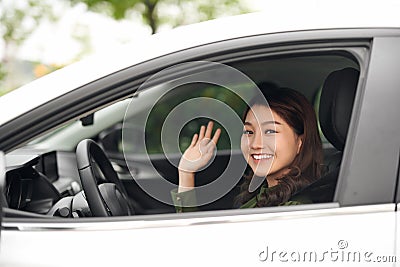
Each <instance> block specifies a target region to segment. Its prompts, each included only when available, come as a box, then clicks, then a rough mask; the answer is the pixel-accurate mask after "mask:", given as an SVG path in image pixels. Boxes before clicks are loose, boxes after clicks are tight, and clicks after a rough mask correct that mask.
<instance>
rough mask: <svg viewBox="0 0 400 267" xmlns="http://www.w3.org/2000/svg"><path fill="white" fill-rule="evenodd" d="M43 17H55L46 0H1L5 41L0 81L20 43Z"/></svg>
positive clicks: (0, 17) (0, 26)
mask: <svg viewBox="0 0 400 267" xmlns="http://www.w3.org/2000/svg"><path fill="white" fill-rule="evenodd" d="M43 19H51V20H54V19H55V18H54V16H53V14H52V9H51V7H50V5H49V4H48V3H47V2H46V1H43V0H24V1H21V0H2V1H0V37H1V39H2V41H3V49H2V50H3V55H2V57H1V58H0V82H1V81H2V80H4V79H5V78H6V76H7V74H8V73H7V72H8V71H7V64H8V63H10V61H12V60H14V59H13V57H14V56H15V52H16V50H17V48H18V47H19V45H21V43H22V42H24V41H25V40H26V39H27V38H28V37H29V36H30V35H31V34H32V32H33V31H34V30H35V29H36V27H37V26H38V25H39V23H40V22H41V21H42V20H43ZM1 93H2V92H1V90H0V94H1Z"/></svg>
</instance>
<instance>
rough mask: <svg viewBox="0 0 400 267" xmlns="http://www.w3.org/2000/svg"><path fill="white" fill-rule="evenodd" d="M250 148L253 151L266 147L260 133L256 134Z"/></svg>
mask: <svg viewBox="0 0 400 267" xmlns="http://www.w3.org/2000/svg"><path fill="white" fill-rule="evenodd" d="M250 146H251V148H252V149H261V148H264V147H265V144H264V140H263V138H262V135H261V134H260V133H259V132H256V133H254V135H253V138H252V139H251V142H250Z"/></svg>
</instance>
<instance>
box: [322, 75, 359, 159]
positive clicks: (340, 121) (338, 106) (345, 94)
mask: <svg viewBox="0 0 400 267" xmlns="http://www.w3.org/2000/svg"><path fill="white" fill-rule="evenodd" d="M359 74H360V73H359V71H357V70H356V69H353V68H345V69H342V70H337V71H334V72H332V73H331V74H329V75H328V77H327V78H326V80H325V83H324V86H323V88H322V93H321V98H320V105H319V122H320V125H321V129H322V132H323V133H324V135H325V137H326V138H327V139H328V141H329V142H331V144H332V145H333V146H335V148H336V149H338V150H339V151H343V148H344V144H345V142H346V136H347V130H348V128H349V124H350V119H351V112H352V109H353V102H354V97H355V94H356V89H357V83H358V77H359Z"/></svg>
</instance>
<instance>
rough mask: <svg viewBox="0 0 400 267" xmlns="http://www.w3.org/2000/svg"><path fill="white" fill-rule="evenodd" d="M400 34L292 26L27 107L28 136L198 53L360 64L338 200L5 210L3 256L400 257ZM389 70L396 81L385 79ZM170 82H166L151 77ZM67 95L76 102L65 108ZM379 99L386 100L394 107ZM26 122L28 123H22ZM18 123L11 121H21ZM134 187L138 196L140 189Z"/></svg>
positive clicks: (136, 69)
mask: <svg viewBox="0 0 400 267" xmlns="http://www.w3.org/2000/svg"><path fill="white" fill-rule="evenodd" d="M397 34H398V33H397V32H396V31H383V32H381V31H378V30H376V31H370V30H368V31H366V30H359V31H357V30H356V31H353V30H343V31H340V30H337V31H334V30H332V31H316V32H313V31H310V32H301V33H299V32H294V33H282V34H276V35H272V36H268V35H262V36H253V37H248V38H242V39H238V40H230V41H226V42H221V43H217V44H211V45H209V46H204V47H198V48H193V49H188V50H186V51H182V52H180V53H176V55H168V56H165V57H164V58H161V59H157V60H154V61H150V62H145V63H143V64H141V65H139V66H133V67H132V68H131V69H127V70H124V71H122V72H120V73H116V74H114V75H111V77H108V78H105V79H104V80H103V81H97V82H95V83H93V84H89V85H87V86H85V87H84V88H82V89H81V90H78V91H74V92H72V93H70V94H67V95H66V96H64V97H63V98H60V99H57V100H55V101H54V102H52V103H50V104H49V105H48V106H46V107H43V109H40V110H36V111H34V112H33V113H32V114H26V115H24V116H21V118H20V119H19V120H17V121H16V122H15V123H16V124H17V123H19V125H20V127H19V128H18V129H19V130H20V131H22V132H23V130H24V127H26V128H29V127H28V126H29V125H32V123H35V122H38V123H39V124H40V126H41V127H42V129H40V130H39V129H38V128H36V127H35V128H33V129H30V130H31V131H30V132H29V133H27V135H26V136H25V137H23V138H26V139H28V138H30V137H32V135H34V134H37V133H38V132H39V131H43V129H46V130H47V129H50V127H51V126H54V125H55V124H57V123H58V124H59V123H60V122H64V121H66V120H68V119H72V118H74V116H76V114H85V115H86V114H87V113H89V112H93V111H94V110H96V109H98V108H99V107H100V106H102V105H106V104H108V103H111V102H114V101H117V100H119V99H121V98H126V97H128V96H131V92H132V90H133V89H137V87H138V86H139V85H140V84H141V83H143V81H144V80H145V79H144V78H143V77H148V76H150V75H152V74H154V73H156V72H157V71H160V70H163V69H165V68H167V67H170V66H171V65H174V63H182V61H189V60H191V61H194V60H196V61H198V60H202V61H204V60H208V61H216V62H221V63H224V64H230V63H231V62H240V60H239V59H242V58H245V59H246V60H247V59H249V58H254V59H257V58H269V59H270V58H278V59H280V60H278V61H276V62H277V63H276V64H278V63H281V62H282V61H283V58H285V59H286V57H285V55H288V54H289V55H291V56H293V57H291V60H293V58H295V59H296V56H297V58H298V59H301V58H300V57H299V56H300V55H301V56H306V57H309V56H310V55H311V56H320V55H321V54H323V55H325V53H328V54H330V53H332V51H333V54H334V55H335V57H336V56H340V55H338V54H346V55H348V54H350V55H351V56H352V57H354V58H355V59H356V61H357V62H358V63H359V64H360V69H361V76H360V80H359V86H358V89H357V96H356V100H355V103H354V107H353V115H352V120H351V123H350V126H349V133H348V137H347V142H346V146H345V150H344V152H343V159H342V164H341V168H340V172H339V178H338V185H337V187H336V191H335V195H334V198H333V199H331V200H330V201H328V202H326V203H315V204H310V205H300V206H290V207H268V208H258V209H247V210H237V209H235V210H207V211H200V212H193V213H186V214H172V213H170V214H164V215H163V214H157V215H138V216H133V217H116V218H78V219H62V218H51V219H50V220H49V218H4V222H3V230H2V243H1V245H2V251H1V255H2V257H0V263H1V264H2V265H4V266H9V265H10V266H11V265H20V266H24V265H25V266H27V265H29V266H54V265H57V266H70V265H72V264H74V265H85V266H86V265H96V266H109V265H117V266H132V265H135V264H136V265H138V264H142V265H151V266H153V265H156V264H157V265H169V264H187V263H190V265H191V266H204V265H206V264H207V265H212V264H215V263H216V262H217V263H218V264H224V265H225V264H227V265H228V264H230V265H246V266H248V265H260V264H267V263H270V264H286V263H288V262H289V263H296V264H300V265H303V266H309V264H310V262H313V263H315V262H318V263H322V264H324V265H334V264H336V263H338V262H340V263H349V262H351V263H352V264H353V263H354V264H358V265H360V266H364V265H365V262H374V261H377V260H378V258H377V257H376V256H393V254H394V253H395V243H396V240H395V233H396V227H397V226H396V216H397V215H396V212H395V204H394V199H395V190H394V188H395V184H396V179H397V169H398V166H397V165H398V148H399V146H398V138H395V137H394V136H393V133H396V131H397V130H398V129H396V128H395V126H393V125H390V126H388V125H387V124H386V123H385V122H386V119H387V118H388V117H387V116H389V118H390V119H393V121H394V120H395V119H396V118H395V117H394V116H396V114H398V112H397V111H398V108H397V107H395V105H394V104H395V103H394V102H395V101H396V98H395V95H396V93H395V91H396V90H395V88H396V84H398V83H397V77H398V75H394V74H393V71H395V70H396V69H398V65H397V64H398V62H400V61H399V60H398V59H399V58H398V55H399V54H398V52H395V51H394V50H395V49H397V47H398V45H399V42H398V38H397V37H396V35H397ZM388 35H390V36H391V37H387V36H388ZM216 51H217V52H216ZM335 52H339V53H338V54H335ZM246 62H249V61H246ZM292 62H295V61H292ZM239 65H240V64H237V65H236V67H238V66H239ZM275 66H277V65H275ZM387 66H389V67H387ZM238 68H239V67H238ZM155 70H156V71H155ZM190 71H193V70H190ZM261 71H262V70H261ZM183 74H184V72H175V71H174V73H172V74H171V75H172V77H173V78H177V77H179V76H182V75H183ZM164 77H165V76H164ZM383 80H384V81H385V82H387V84H386V86H385V87H384V88H383V89H382V87H381V84H382V81H383ZM114 81H118V82H114ZM113 82H114V84H113ZM163 82H165V80H164V81H162V80H161V81H157V82H156V83H155V84H153V86H156V85H159V84H162V83H163ZM110 84H112V85H110ZM151 88H152V87H151V86H150V87H149V89H151ZM134 92H135V91H134ZM309 97H310V99H311V98H312V96H309ZM60 103H63V106H64V107H65V106H69V107H70V109H69V110H67V111H66V112H64V111H62V110H61V109H60V105H59V104H60ZM382 106H385V107H386V106H389V107H390V108H391V109H390V110H391V112H387V110H386V109H383V108H382ZM44 108H46V109H44ZM44 110H45V112H44V113H43V111H44ZM41 113H43V114H41ZM40 114H41V115H40ZM51 115H54V116H51ZM82 116H83V115H82ZM371 118H373V122H374V126H375V127H377V128H378V129H379V131H380V133H381V134H382V136H379V140H380V142H379V144H378V143H377V140H376V138H377V135H376V132H374V131H372V130H370V129H371ZM42 120H43V121H42ZM27 121H29V122H30V124H26V126H24V125H25V124H24V122H25V123H26V122H27ZM12 126H13V125H12V124H10V125H9V126H8V128H7V130H12ZM14 126H15V125H14ZM43 127H44V128H43ZM46 127H48V128H46ZM19 137H20V138H22V137H21V135H20V136H19ZM388 141H390V142H388ZM391 141H393V142H391ZM393 147H394V148H393ZM370 149H372V150H373V153H371V151H370ZM377 155H378V156H379V160H376V156H377ZM133 162H134V161H133ZM160 168H161V173H170V171H168V169H166V167H162V166H161V167H160ZM163 168H165V169H163ZM377 177H379V179H378V178H377ZM175 179H176V177H175ZM157 181H158V180H157ZM132 186H134V185H132ZM128 188H129V186H128ZM131 197H132V198H135V194H134V193H132V191H131ZM378 229H379V231H378ZM21 255H23V257H22V256H21ZM100 255H102V256H100ZM389 264H392V263H389Z"/></svg>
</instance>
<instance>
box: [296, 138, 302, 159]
mask: <svg viewBox="0 0 400 267" xmlns="http://www.w3.org/2000/svg"><path fill="white" fill-rule="evenodd" d="M298 138H299V140H298V141H299V142H298V145H297V155H298V154H299V153H300V149H301V146H302V145H303V136H302V135H299V136H298Z"/></svg>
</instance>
